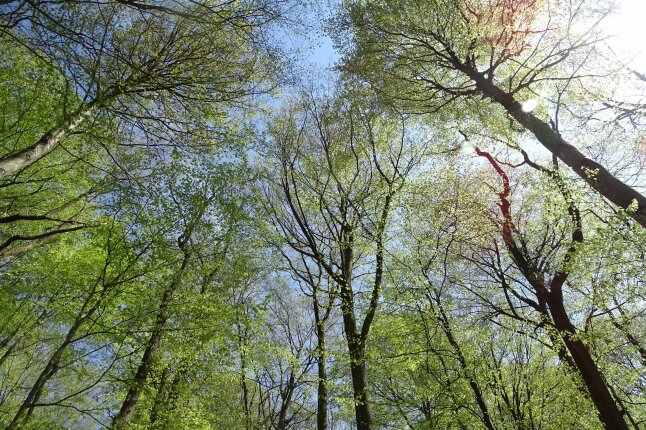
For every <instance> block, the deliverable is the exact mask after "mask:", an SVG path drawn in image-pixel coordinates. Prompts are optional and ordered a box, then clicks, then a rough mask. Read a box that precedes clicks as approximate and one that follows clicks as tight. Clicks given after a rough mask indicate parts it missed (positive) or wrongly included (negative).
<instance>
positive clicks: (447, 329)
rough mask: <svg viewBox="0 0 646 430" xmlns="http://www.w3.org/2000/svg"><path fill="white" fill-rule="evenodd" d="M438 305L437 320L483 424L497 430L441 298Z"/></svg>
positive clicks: (488, 429)
mask: <svg viewBox="0 0 646 430" xmlns="http://www.w3.org/2000/svg"><path fill="white" fill-rule="evenodd" d="M429 300H430V301H431V305H433V303H432V299H431V298H430V297H429ZM436 304H437V311H436V312H437V319H438V322H439V323H440V327H442V331H443V332H444V335H445V336H446V338H447V340H448V341H449V344H450V345H451V347H453V350H454V351H455V353H456V355H457V358H458V363H459V364H460V369H461V370H462V374H463V375H464V376H465V377H466V378H467V381H469V387H471V391H473V395H474V397H475V399H476V403H477V404H478V408H479V409H480V412H481V413H482V417H481V420H482V423H483V424H484V425H485V427H486V428H487V430H495V427H494V425H493V423H492V422H491V415H490V414H489V408H488V407H487V403H486V402H485V400H484V395H483V394H482V389H480V385H479V384H478V381H477V380H476V379H475V377H474V376H473V375H472V373H471V372H470V370H469V365H468V363H467V360H466V358H465V356H464V354H463V353H462V348H461V347H460V344H459V343H458V341H457V340H456V339H455V336H454V335H453V329H452V328H451V325H450V323H449V319H448V317H447V315H446V313H445V312H444V308H443V307H442V304H441V303H440V300H439V298H436Z"/></svg>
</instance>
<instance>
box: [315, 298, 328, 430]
mask: <svg viewBox="0 0 646 430" xmlns="http://www.w3.org/2000/svg"><path fill="white" fill-rule="evenodd" d="M314 294H316V292H315V293H314ZM314 320H315V323H316V338H317V341H318V345H317V347H316V366H317V370H318V387H317V393H316V395H317V401H316V404H317V408H316V430H327V413H328V407H327V405H328V402H327V397H328V393H327V366H326V362H325V361H326V359H327V352H326V345H325V321H324V320H321V315H320V310H319V305H318V301H317V300H316V296H314Z"/></svg>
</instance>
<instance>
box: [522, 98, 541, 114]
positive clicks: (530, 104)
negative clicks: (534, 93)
mask: <svg viewBox="0 0 646 430" xmlns="http://www.w3.org/2000/svg"><path fill="white" fill-rule="evenodd" d="M536 106H538V102H537V101H536V99H529V100H527V101H525V102H523V105H522V107H521V108H522V110H523V112H531V111H533V110H534V109H536Z"/></svg>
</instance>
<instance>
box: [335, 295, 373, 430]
mask: <svg viewBox="0 0 646 430" xmlns="http://www.w3.org/2000/svg"><path fill="white" fill-rule="evenodd" d="M341 310H342V313H343V327H344V330H345V337H346V339H347V345H348V352H349V355H350V374H351V376H352V389H353V392H354V411H355V415H356V419H357V430H372V414H371V411H370V405H369V403H368V376H367V373H366V359H365V347H364V345H363V342H362V341H361V337H360V334H359V333H358V331H357V326H356V320H355V314H354V303H353V299H352V290H351V287H350V286H349V285H342V286H341Z"/></svg>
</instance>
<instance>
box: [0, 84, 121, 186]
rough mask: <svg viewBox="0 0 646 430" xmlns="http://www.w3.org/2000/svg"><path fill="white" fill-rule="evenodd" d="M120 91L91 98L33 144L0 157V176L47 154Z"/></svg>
mask: <svg viewBox="0 0 646 430" xmlns="http://www.w3.org/2000/svg"><path fill="white" fill-rule="evenodd" d="M122 92H123V90H115V91H112V92H110V93H109V94H108V95H106V96H104V97H101V98H97V99H94V100H92V101H91V102H90V103H88V104H85V105H83V106H81V107H80V108H78V109H77V110H76V111H75V112H73V113H72V114H71V115H69V116H68V117H67V118H66V119H65V120H63V121H62V122H61V123H60V124H58V125H56V126H55V127H54V128H52V129H51V130H49V131H48V132H47V133H45V134H44V135H42V136H41V137H40V139H38V141H37V142H36V143H34V144H33V145H31V146H29V147H27V148H25V149H22V150H20V151H18V152H14V153H13V154H9V155H6V156H4V157H2V158H0V177H3V176H11V175H14V174H16V173H18V172H19V171H20V170H22V169H24V168H26V167H29V166H30V165H32V164H33V163H35V162H36V161H38V160H40V159H41V158H43V157H45V156H46V155H47V154H49V153H50V152H52V151H53V150H54V148H56V147H57V146H58V145H59V144H60V143H61V142H62V141H63V139H65V137H67V136H68V135H69V134H70V133H71V132H73V131H74V130H76V129H77V128H78V126H79V125H81V124H82V123H83V121H85V119H87V118H88V117H89V116H91V115H92V114H94V112H96V111H97V109H99V108H101V107H103V106H106V105H108V104H109V103H111V102H112V101H113V100H114V99H115V98H117V97H118V96H119V95H120V94H122Z"/></svg>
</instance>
